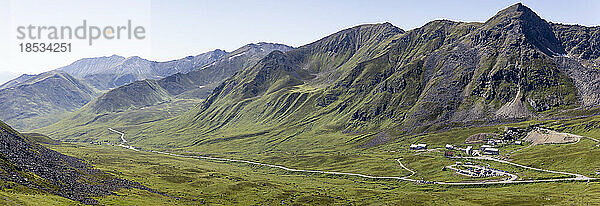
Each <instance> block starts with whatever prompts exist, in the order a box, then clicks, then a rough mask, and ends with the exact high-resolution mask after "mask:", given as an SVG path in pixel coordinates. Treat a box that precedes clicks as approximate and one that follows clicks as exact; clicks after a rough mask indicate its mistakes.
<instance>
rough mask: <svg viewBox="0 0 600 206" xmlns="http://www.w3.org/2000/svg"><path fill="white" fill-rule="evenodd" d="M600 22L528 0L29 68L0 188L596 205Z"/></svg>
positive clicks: (80, 198)
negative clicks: (476, 16)
mask: <svg viewBox="0 0 600 206" xmlns="http://www.w3.org/2000/svg"><path fill="white" fill-rule="evenodd" d="M599 35H600V27H598V26H595V27H589V26H580V25H570V24H561V23H553V22H550V21H548V20H545V19H543V18H542V17H540V16H538V14H537V13H536V12H534V11H533V10H532V9H530V8H529V7H527V6H525V5H523V4H521V3H517V4H514V5H511V6H509V7H506V8H504V9H502V10H500V11H498V12H497V13H495V14H493V16H491V17H490V18H488V19H487V20H486V21H484V22H460V21H451V20H434V21H431V22H428V23H426V24H424V25H422V26H420V27H417V28H414V29H410V30H404V29H401V28H399V27H396V26H394V25H392V24H391V23H389V22H385V23H374V24H361V25H356V26H352V27H349V28H346V29H343V30H341V31H338V32H335V33H331V34H329V35H327V36H324V37H320V39H318V40H315V41H313V42H311V43H308V44H304V45H301V46H298V47H292V46H287V45H283V44H278V43H266V42H258V43H250V44H246V45H244V46H242V47H239V48H237V49H234V50H233V51H225V50H221V49H214V50H211V51H209V52H205V53H201V54H198V55H195V56H188V57H185V58H179V59H174V60H171V61H151V60H146V59H143V58H141V57H137V56H133V57H122V56H118V55H112V56H104V57H95V58H85V59H80V60H77V61H75V62H73V63H71V64H69V65H67V66H64V67H60V68H58V69H54V70H51V71H48V72H44V73H40V74H36V75H23V76H21V77H18V78H16V79H13V80H11V81H8V82H7V83H5V84H2V85H0V119H1V120H2V121H5V122H6V124H4V123H3V122H0V123H2V124H0V126H2V128H0V132H1V133H2V135H4V136H3V138H5V139H3V140H4V141H0V143H3V144H5V145H8V146H5V147H0V204H23V205H40V204H52V205H73V204H100V205H201V204H209V205H355V204H365V205H381V204H389V205H488V204H491V205H598V204H600V196H599V195H598V194H600V161H598V159H599V158H600V141H599V140H600V96H599V94H600V68H599V67H598V66H597V65H598V64H600V36H599ZM9 125H10V126H9ZM13 125H14V126H13ZM13 128H14V129H13ZM0 146H2V145H0ZM31 148H33V149H31ZM15 151H16V152H15ZM63 160H64V161H63ZM46 163H51V164H50V166H47V165H45V164H46ZM56 174H67V177H62V176H58V177H57V175H56ZM65 178H66V179H65ZM112 183H114V185H113V184H112ZM80 188H84V189H83V190H81V189H80ZM90 188H91V189H90Z"/></svg>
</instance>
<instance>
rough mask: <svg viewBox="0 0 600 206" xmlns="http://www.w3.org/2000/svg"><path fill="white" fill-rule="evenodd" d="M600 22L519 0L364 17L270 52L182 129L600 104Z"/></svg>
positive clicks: (479, 114) (273, 128)
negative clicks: (399, 19) (487, 7)
mask: <svg viewBox="0 0 600 206" xmlns="http://www.w3.org/2000/svg"><path fill="white" fill-rule="evenodd" d="M596 31H597V28H587V27H581V26H571V25H556V24H551V23H549V22H547V21H545V20H543V19H542V18H541V17H539V16H538V15H537V14H536V13H535V12H533V11H532V10H531V9H529V8H527V7H526V6H524V5H522V4H515V5H513V6H510V7H508V8H506V9H504V10H502V11H500V12H498V13H497V14H496V15H495V16H493V17H492V18H490V19H489V20H488V21H486V22H483V23H464V22H453V21H447V20H437V21H433V22H430V23H428V24H426V25H424V26H422V27H420V28H417V29H414V30H410V31H407V32H404V31H403V30H401V29H399V28H396V27H394V26H393V25H391V24H389V23H384V24H373V25H361V26H356V27H353V28H350V29H346V30H343V31H340V32H338V33H335V34H333V35H330V36H328V37H325V38H323V39H321V40H319V41H316V42H314V43H311V44H308V45H305V46H302V47H300V48H297V49H295V50H292V51H289V52H286V53H282V52H273V53H271V54H269V55H267V56H266V57H265V58H263V59H262V60H261V61H260V62H259V63H258V64H256V65H255V66H253V67H249V68H247V69H245V70H243V71H241V72H239V73H237V74H236V75H235V76H233V77H231V78H229V79H227V80H226V81H225V82H224V83H222V84H221V85H219V86H218V87H217V88H216V89H215V90H214V92H213V93H212V94H211V95H210V96H209V98H208V99H207V101H206V102H205V103H204V105H203V106H201V107H199V108H197V110H196V111H195V112H191V113H190V114H187V115H184V116H181V117H180V118H176V119H174V120H172V121H175V122H178V123H182V122H185V123H187V124H178V125H180V126H178V128H173V129H174V130H178V131H180V130H181V129H184V130H187V131H190V132H193V133H194V134H198V132H199V131H200V132H201V134H204V135H205V138H200V139H199V140H197V141H196V143H195V144H204V143H206V142H215V141H216V142H220V141H221V140H214V139H212V138H218V139H223V141H224V140H226V139H229V137H227V135H226V134H228V133H230V134H232V133H236V132H237V133H249V132H251V131H250V130H248V128H261V129H260V132H261V134H267V135H268V134H270V133H273V135H276V134H279V135H276V136H281V131H282V128H287V129H288V131H289V130H290V129H291V128H296V129H298V128H300V129H301V130H308V131H323V132H325V131H344V132H363V131H372V132H373V131H374V132H376V131H382V130H383V131H393V132H394V133H419V132H426V131H437V130H439V129H444V128H448V127H456V126H468V125H481V124H487V123H493V122H502V121H522V120H525V119H534V118H549V117H552V115H553V114H555V113H556V112H558V111H562V110H568V109H585V108H588V107H597V106H599V104H598V99H599V98H598V96H597V95H598V94H599V93H600V89H599V88H598V85H599V84H597V82H598V81H600V76H598V75H597V74H598V67H597V58H598V57H597V56H596V55H595V53H594V52H595V51H597V50H598V44H597V41H598V38H597V37H596V36H597V32H596ZM568 36H576V37H577V38H575V39H577V40H573V39H572V38H569V37H568ZM218 131H222V132H221V133H218ZM224 131H227V132H224ZM252 131H254V130H252ZM217 133H218V134H219V135H215V134H217ZM317 133H319V132H317ZM144 135H145V134H144ZM148 135H149V134H148ZM149 136H152V135H149ZM196 136H198V135H196ZM200 136H202V135H200ZM274 137H275V136H274Z"/></svg>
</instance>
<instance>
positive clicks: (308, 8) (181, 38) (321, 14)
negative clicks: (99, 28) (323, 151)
mask: <svg viewBox="0 0 600 206" xmlns="http://www.w3.org/2000/svg"><path fill="white" fill-rule="evenodd" d="M516 2H523V3H524V4H525V5H527V6H529V7H530V8H532V9H533V10H534V11H536V12H537V13H538V15H540V16H541V17H542V18H544V19H546V20H548V21H552V22H562V23H578V24H583V25H588V26H593V25H600V14H598V11H600V1H597V0H587V1H585V0H584V1H557V0H549V1H548V0H545V1H541V0H538V1H482V0H478V1H474V0H466V1H447V0H444V1H433V0H418V1H377V0H375V1H373V0H371V1H311V0H309V1H260V0H253V1H223V0H221V1H216V0H215V1H213V0H199V1H184V0H105V1H97V2H92V1H79V0H55V1H42V0H0V31H1V32H0V40H1V41H0V48H8V49H3V50H2V51H0V72H1V71H5V72H6V71H9V72H12V73H40V72H43V71H48V70H51V69H54V68H57V67H60V66H64V65H67V64H69V63H71V62H73V61H75V60H77V59H80V58H84V57H97V56H109V55H112V54H118V55H122V56H134V55H136V56H141V57H143V58H147V59H151V60H160V61H165V60H171V59H176V58H183V57H185V56H189V55H196V54H199V53H202V52H206V51H210V50H214V49H225V50H227V51H231V50H234V49H236V48H238V47H240V46H243V45H244V44H247V43H254V42H261V41H265V42H276V43H283V44H288V45H291V46H301V45H304V44H307V43H310V42H312V41H315V40H318V39H320V38H322V37H324V36H326V35H328V34H331V33H334V32H336V31H339V30H341V29H344V28H348V27H351V26H354V25H358V24H364V23H376V22H390V23H392V24H394V25H396V26H398V27H400V28H402V29H405V30H410V29H413V28H416V27H420V26H422V25H423V24H425V23H427V22H429V21H432V20H435V19H450V20H456V21H480V22H482V21H485V20H487V19H488V18H489V17H491V16H493V15H494V14H495V13H496V12H498V11H499V10H501V9H503V8H505V7H507V6H510V5H512V4H514V3H516ZM84 19H86V20H88V21H90V22H92V23H94V24H97V25H120V24H123V22H126V21H127V20H128V19H132V20H133V21H134V22H135V23H136V24H139V25H142V26H144V27H146V29H147V30H148V34H147V39H145V40H143V41H99V42H98V43H97V44H95V45H94V46H91V47H90V46H87V45H85V44H83V43H81V42H76V43H74V48H73V52H71V53H59V54H48V53H41V54H29V53H22V52H19V51H18V46H17V45H18V43H20V41H17V40H16V38H15V30H16V26H18V25H27V24H34V25H73V26H77V25H78V24H81V21H82V20H84ZM0 74H3V73H0Z"/></svg>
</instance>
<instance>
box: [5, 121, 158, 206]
mask: <svg viewBox="0 0 600 206" xmlns="http://www.w3.org/2000/svg"><path fill="white" fill-rule="evenodd" d="M0 169H1V171H2V172H0V179H2V180H3V181H7V182H13V183H16V184H20V185H23V186H26V187H29V188H32V189H38V190H41V191H44V192H48V193H51V194H56V195H59V196H62V197H66V198H69V199H72V200H75V201H80V202H82V203H84V204H95V203H97V201H96V200H94V199H93V198H92V197H98V196H104V195H115V193H114V191H117V190H119V189H123V188H130V189H132V188H137V189H143V190H149V191H152V190H150V189H148V188H146V187H144V186H142V185H140V184H139V183H136V182H132V181H128V180H123V179H118V178H115V177H113V176H112V175H110V174H107V173H104V172H102V171H100V170H97V169H94V168H93V167H92V166H90V165H88V164H86V163H85V162H84V161H83V160H81V159H78V158H75V157H71V156H67V155H63V154H61V153H58V152H56V151H53V150H50V149H47V148H45V147H43V146H41V145H39V144H37V143H34V142H30V141H29V140H28V139H27V138H25V137H24V136H23V135H21V134H20V133H18V132H17V131H15V130H14V129H12V128H10V127H9V126H8V125H6V124H4V123H3V122H0Z"/></svg>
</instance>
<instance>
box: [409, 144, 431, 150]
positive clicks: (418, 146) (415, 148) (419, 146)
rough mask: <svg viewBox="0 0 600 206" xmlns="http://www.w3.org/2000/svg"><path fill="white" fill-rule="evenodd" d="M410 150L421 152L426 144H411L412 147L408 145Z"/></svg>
mask: <svg viewBox="0 0 600 206" xmlns="http://www.w3.org/2000/svg"><path fill="white" fill-rule="evenodd" d="M410 149H411V150H423V149H427V145H426V144H412V145H410Z"/></svg>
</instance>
